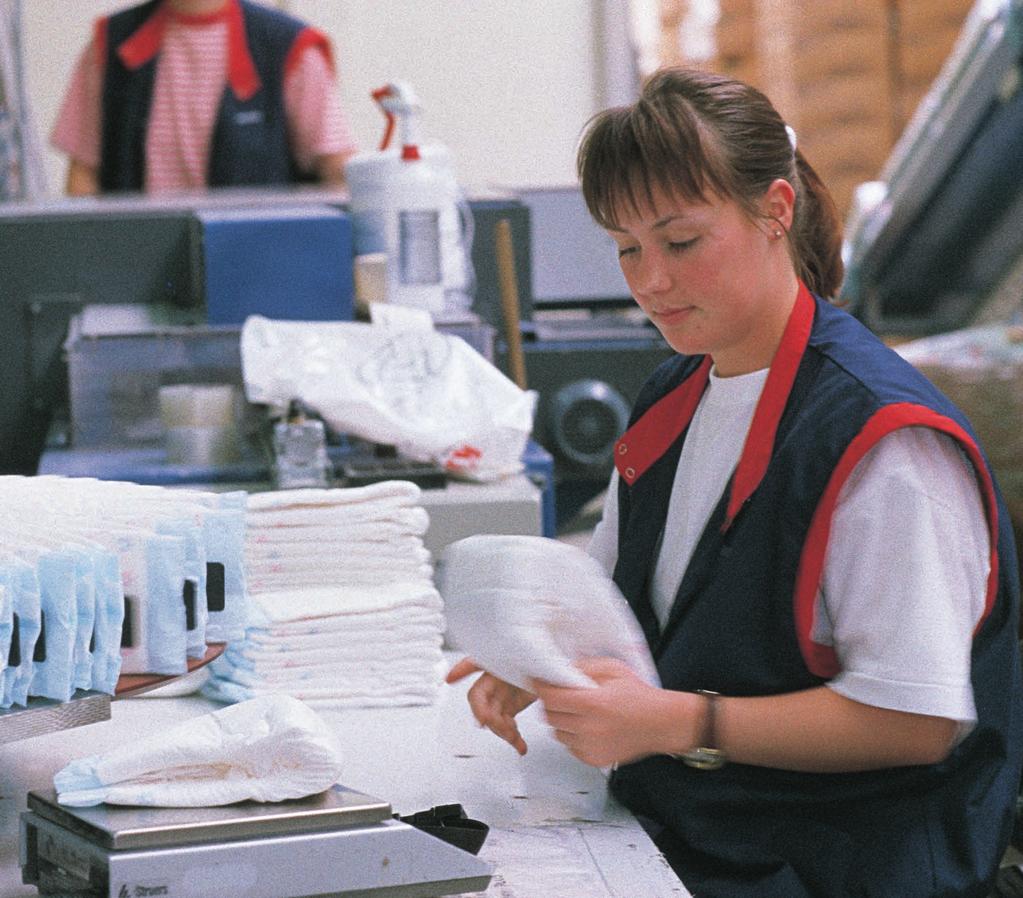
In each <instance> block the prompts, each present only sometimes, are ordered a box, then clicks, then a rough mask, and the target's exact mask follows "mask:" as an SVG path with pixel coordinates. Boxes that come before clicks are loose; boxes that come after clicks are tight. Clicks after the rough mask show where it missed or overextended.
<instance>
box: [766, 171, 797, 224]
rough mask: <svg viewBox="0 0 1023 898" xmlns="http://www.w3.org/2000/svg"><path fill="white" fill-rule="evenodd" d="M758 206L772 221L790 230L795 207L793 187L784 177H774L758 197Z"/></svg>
mask: <svg viewBox="0 0 1023 898" xmlns="http://www.w3.org/2000/svg"><path fill="white" fill-rule="evenodd" d="M760 208H761V211H762V212H763V213H764V215H765V216H766V217H767V218H768V219H770V220H771V221H772V222H776V223H777V224H780V225H781V226H782V227H783V228H785V230H786V231H788V230H790V229H791V227H792V218H793V215H794V214H795V209H796V191H795V189H794V188H793V187H792V185H791V184H790V183H789V182H788V181H786V180H785V179H784V178H776V179H775V180H774V181H772V182H771V186H770V187H768V188H767V190H765V191H764V195H763V196H762V197H761V198H760Z"/></svg>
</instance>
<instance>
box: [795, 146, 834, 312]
mask: <svg viewBox="0 0 1023 898" xmlns="http://www.w3.org/2000/svg"><path fill="white" fill-rule="evenodd" d="M796 177H797V178H798V179H799V181H800V184H799V185H797V186H796V197H797V199H796V215H795V218H794V220H793V222H792V231H791V232H790V235H789V240H790V245H791V246H792V250H793V255H794V257H795V259H794V261H795V262H796V266H797V274H798V275H799V276H800V277H801V278H802V279H803V282H804V283H805V284H806V286H807V287H808V288H809V289H810V290H811V291H812V292H814V293H816V294H818V295H819V296H823V297H825V298H827V299H832V298H834V297H835V295H836V294H837V293H838V291H839V288H840V287H841V286H842V277H843V275H844V273H845V266H844V264H843V262H842V223H841V220H840V219H839V216H838V209H837V207H836V206H835V201H834V199H832V197H831V193H830V192H829V191H828V189H827V187H825V186H824V182H823V181H821V179H820V176H819V175H818V174H817V172H816V171H814V169H813V166H812V165H810V163H809V162H807V161H806V159H805V158H804V156H803V154H802V153H801V152H800V151H799V150H798V149H797V150H796Z"/></svg>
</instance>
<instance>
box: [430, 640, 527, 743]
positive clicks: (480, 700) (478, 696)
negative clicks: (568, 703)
mask: <svg viewBox="0 0 1023 898" xmlns="http://www.w3.org/2000/svg"><path fill="white" fill-rule="evenodd" d="M482 670H483V668H481V667H480V666H479V665H478V664H476V662H474V661H473V660H472V659H471V658H463V659H462V660H461V661H459V662H458V663H457V664H455V666H454V667H452V668H451V670H449V671H448V675H447V676H446V677H445V678H444V679H445V681H446V682H448V683H457V682H458V681H459V680H462V679H465V677H467V676H469V675H471V674H474V673H477V672H479V671H482ZM468 698H469V707H470V708H471V709H472V714H473V717H475V718H476V720H477V722H478V723H479V725H480V726H482V727H486V728H487V729H488V730H490V731H491V732H492V733H494V734H495V735H497V736H500V737H501V738H502V739H503V740H504V741H505V742H507V743H508V744H509V745H511V746H512V748H514V749H515V750H516V751H517V752H518V753H519V754H520V755H524V754H525V753H526V741H525V739H523V738H522V734H521V733H520V732H519V727H518V724H516V723H515V716H516V715H517V714H518V713H519V712H520V711H523V710H525V709H526V708H528V707H529V706H530V705H531V704H533V702H534V701H536V696H535V695H533V693H531V692H527V691H526V690H525V689H520V688H519V687H518V686H513V685H512V684H511V683H506V682H505V681H504V680H500V679H498V678H497V677H495V676H494V675H493V674H491V673H487V672H486V671H483V675H482V676H481V677H480V678H479V679H477V680H476V682H475V683H473V684H472V686H471V687H470V688H469V696H468Z"/></svg>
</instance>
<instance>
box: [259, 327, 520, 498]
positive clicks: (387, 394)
mask: <svg viewBox="0 0 1023 898" xmlns="http://www.w3.org/2000/svg"><path fill="white" fill-rule="evenodd" d="M241 358H242V374H243V377H244V381H245V395H246V398H247V399H248V400H249V401H250V402H255V403H262V404H265V405H268V406H270V407H271V408H272V409H274V410H275V412H277V413H279V414H283V413H284V412H285V411H286V409H287V407H288V405H289V403H290V402H291V401H292V400H293V399H298V400H301V401H302V403H303V404H304V405H306V406H308V407H309V408H311V409H313V410H314V411H316V412H317V413H318V414H319V415H321V416H322V417H323V419H324V420H325V421H326V422H327V423H328V424H329V425H330V426H331V427H332V428H333V429H334V430H336V431H337V432H339V433H344V434H350V435H354V436H357V437H361V438H362V439H366V440H371V441H373V442H376V443H382V444H385V445H389V446H395V447H396V448H397V449H398V451H399V452H401V453H402V454H403V455H405V456H406V457H408V458H411V459H414V460H416V461H432V462H435V463H437V464H440V465H442V466H443V467H445V468H446V469H447V470H448V471H450V472H452V473H453V474H457V475H459V476H462V477H465V478H467V479H472V480H481V481H489V480H496V479H499V478H501V477H505V476H508V475H509V474H514V473H517V472H519V471H521V470H522V453H523V451H524V450H525V447H526V440H527V439H528V438H529V434H530V432H531V431H532V429H533V413H534V411H535V408H536V399H537V396H536V393H535V392H533V391H531V390H520V389H519V388H518V387H517V386H516V385H515V384H514V383H513V382H512V381H510V380H509V379H508V378H507V377H505V376H504V374H502V373H501V372H500V371H499V370H498V369H497V368H495V367H494V366H493V365H492V364H490V362H488V361H487V360H486V359H485V358H484V357H483V356H481V355H480V354H479V353H478V352H476V350H474V349H473V348H472V347H471V346H470V345H469V344H468V343H466V342H465V341H464V340H462V339H461V338H459V337H455V336H452V335H450V334H442V333H439V332H437V331H435V330H428V329H408V330H394V329H391V328H386V327H376V326H374V325H372V324H365V323H363V322H357V321H344V322H305V321H271V320H270V319H267V318H263V317H262V316H259V315H253V316H250V317H249V318H247V319H246V321H245V324H244V325H243V326H242V334H241Z"/></svg>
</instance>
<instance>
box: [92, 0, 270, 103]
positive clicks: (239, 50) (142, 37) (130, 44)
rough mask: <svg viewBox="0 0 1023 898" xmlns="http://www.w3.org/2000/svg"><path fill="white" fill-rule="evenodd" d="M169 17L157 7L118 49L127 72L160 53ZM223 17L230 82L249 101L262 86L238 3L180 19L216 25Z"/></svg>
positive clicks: (165, 10)
mask: <svg viewBox="0 0 1023 898" xmlns="http://www.w3.org/2000/svg"><path fill="white" fill-rule="evenodd" d="M169 15H170V11H169V7H167V6H166V5H165V4H164V5H161V6H159V7H157V9H156V12H154V13H153V14H152V15H151V16H150V17H149V18H148V19H146V21H145V22H144V23H143V24H142V26H141V27H140V28H139V29H138V30H137V31H136V32H135V33H134V34H133V35H132V36H131V37H129V38H128V39H127V40H126V41H124V42H122V43H121V45H120V46H119V47H118V48H117V55H118V56H119V57H120V59H121V62H123V63H124V64H125V66H126V67H127V68H129V69H132V70H135V69H138V68H140V67H141V66H143V65H145V64H146V63H147V62H149V61H150V60H152V59H153V58H154V57H155V56H156V54H157V53H159V52H160V48H161V47H162V46H163V37H164V34H165V32H166V30H167V20H168V17H169ZM222 17H225V18H226V19H227V80H228V83H229V84H230V85H231V90H232V91H234V94H235V96H236V97H238V99H239V100H249V99H251V98H252V97H253V95H254V94H255V93H256V91H258V90H259V88H260V87H261V86H262V82H261V81H260V79H259V73H258V72H257V71H256V64H255V63H254V62H253V60H252V54H251V53H250V52H249V45H248V41H246V39H245V19H244V16H243V14H242V8H241V4H240V3H238V0H231V2H230V3H229V4H228V6H227V7H226V8H225V9H224V10H222V11H220V12H216V13H212V14H210V15H207V16H179V18H180V19H182V20H183V21H184V22H186V23H188V22H192V23H205V22H213V21H216V20H217V19H220V18H222ZM104 58H105V57H104Z"/></svg>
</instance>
